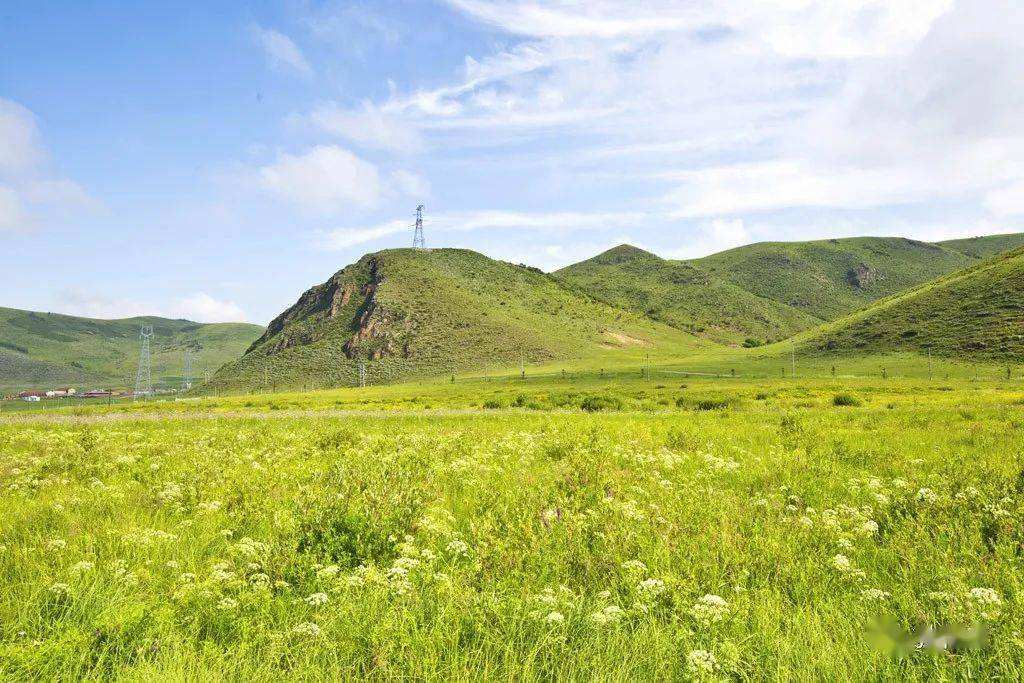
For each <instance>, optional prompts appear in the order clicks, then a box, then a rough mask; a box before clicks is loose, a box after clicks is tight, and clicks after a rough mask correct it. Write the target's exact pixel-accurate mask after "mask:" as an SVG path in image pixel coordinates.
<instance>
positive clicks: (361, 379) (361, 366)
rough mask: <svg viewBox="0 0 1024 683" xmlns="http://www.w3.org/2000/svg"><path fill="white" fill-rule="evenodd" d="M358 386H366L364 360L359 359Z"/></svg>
mask: <svg viewBox="0 0 1024 683" xmlns="http://www.w3.org/2000/svg"><path fill="white" fill-rule="evenodd" d="M359 386H361V387H365V386H366V361H365V360H361V361H359Z"/></svg>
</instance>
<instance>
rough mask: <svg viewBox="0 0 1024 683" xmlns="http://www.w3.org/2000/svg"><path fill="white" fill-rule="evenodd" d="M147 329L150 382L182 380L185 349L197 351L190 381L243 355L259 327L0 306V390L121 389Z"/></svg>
mask: <svg viewBox="0 0 1024 683" xmlns="http://www.w3.org/2000/svg"><path fill="white" fill-rule="evenodd" d="M143 324H146V325H152V326H153V328H154V338H153V342H152V353H153V379H154V383H155V384H158V385H159V384H162V383H176V382H179V381H180V380H181V378H182V377H181V375H182V372H183V367H182V366H183V364H184V350H185V347H186V346H189V347H190V348H194V349H197V348H199V347H202V351H200V352H199V355H198V356H197V357H196V365H195V367H194V370H193V372H194V374H195V376H198V377H201V373H202V372H203V371H204V370H210V371H212V370H213V369H215V366H216V367H219V365H220V364H222V363H223V362H225V361H226V360H228V359H229V358H231V357H233V356H236V355H237V354H239V353H241V352H242V351H243V350H244V349H245V347H246V346H247V345H248V344H249V342H250V341H251V337H255V335H256V333H257V332H258V331H262V329H263V328H262V327H260V326H258V325H251V324H249V323H198V322H194V321H191V320H184V319H171V318H163V317H160V316H136V317H131V318H120V319H108V320H104V319H98V318H86V317H82V316H73V315H67V314H63V313H48V312H39V311H26V310H22V309H16V308H3V307H0V388H4V389H12V388H39V387H44V386H50V385H55V384H72V385H82V384H83V383H95V384H98V385H101V386H110V385H114V386H125V385H130V384H131V383H132V379H131V378H132V377H133V376H134V373H135V369H136V365H137V362H138V353H139V351H138V347H139V343H138V335H139V328H140V327H141V326H142V325H143Z"/></svg>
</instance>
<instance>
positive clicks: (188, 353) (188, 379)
mask: <svg viewBox="0 0 1024 683" xmlns="http://www.w3.org/2000/svg"><path fill="white" fill-rule="evenodd" d="M191 388H192V349H191V348H189V347H187V346H186V347H185V377H184V379H183V380H182V382H181V390H182V391H188V390H189V389H191Z"/></svg>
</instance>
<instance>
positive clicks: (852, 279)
mask: <svg viewBox="0 0 1024 683" xmlns="http://www.w3.org/2000/svg"><path fill="white" fill-rule="evenodd" d="M846 279H847V280H848V281H849V283H850V284H851V285H853V286H854V287H856V288H857V289H865V288H867V287H869V286H870V285H872V284H873V283H874V282H875V281H876V280H877V279H878V273H877V272H876V271H875V270H874V269H873V268H871V267H870V266H866V265H864V264H863V263H861V264H858V265H857V266H855V267H853V268H851V269H850V270H849V272H848V273H847V274H846Z"/></svg>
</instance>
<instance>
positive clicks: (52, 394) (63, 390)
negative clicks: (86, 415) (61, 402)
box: [46, 387, 75, 398]
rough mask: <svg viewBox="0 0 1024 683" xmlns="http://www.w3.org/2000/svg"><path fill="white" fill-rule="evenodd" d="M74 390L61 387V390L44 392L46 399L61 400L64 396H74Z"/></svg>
mask: <svg viewBox="0 0 1024 683" xmlns="http://www.w3.org/2000/svg"><path fill="white" fill-rule="evenodd" d="M74 395H75V390H74V389H73V388H71V387H63V388H61V389H50V390H49V391H47V392H46V396H47V398H62V397H64V396H74Z"/></svg>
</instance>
